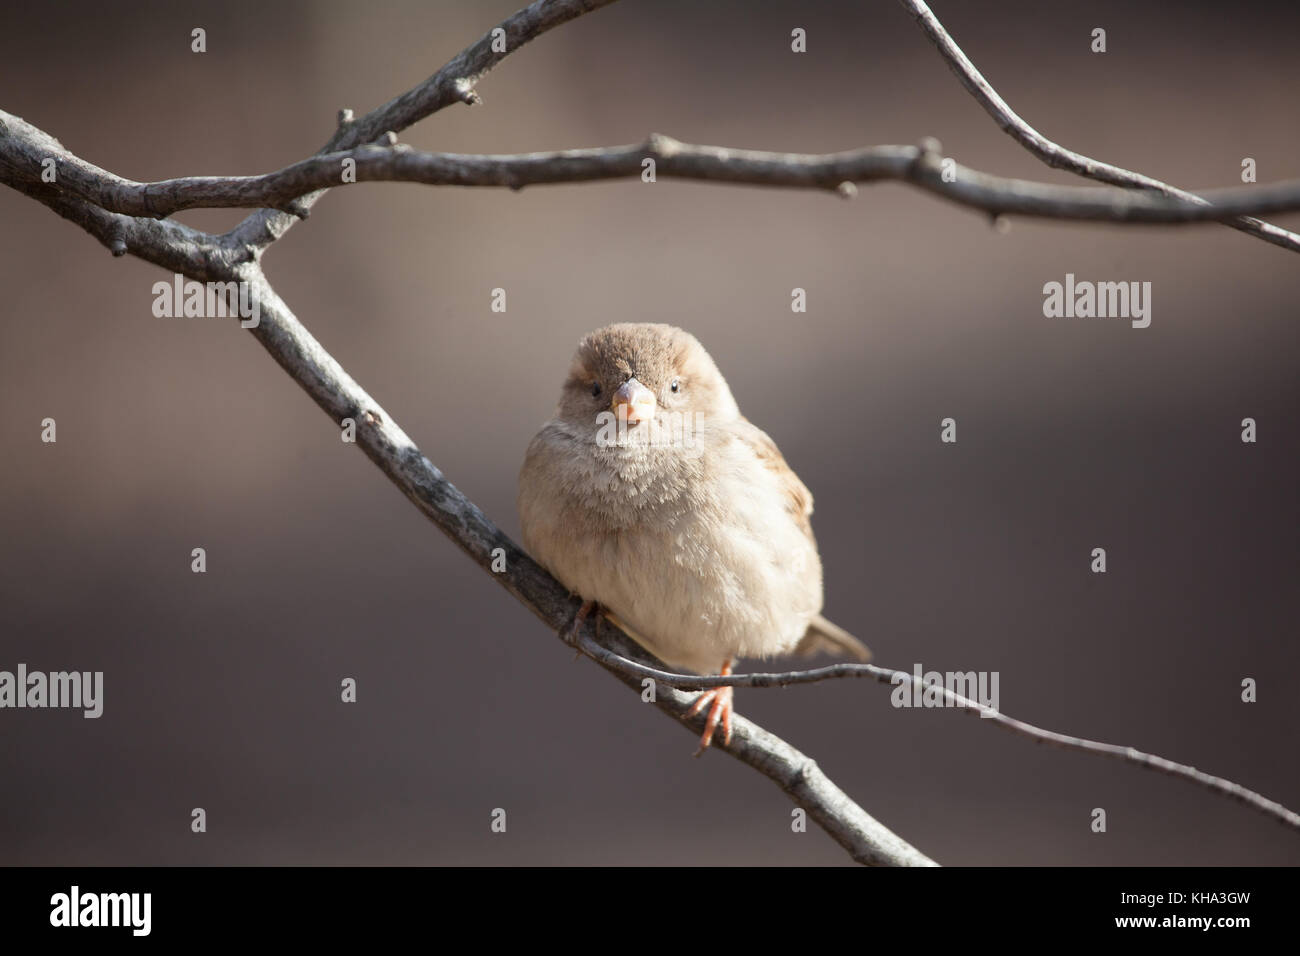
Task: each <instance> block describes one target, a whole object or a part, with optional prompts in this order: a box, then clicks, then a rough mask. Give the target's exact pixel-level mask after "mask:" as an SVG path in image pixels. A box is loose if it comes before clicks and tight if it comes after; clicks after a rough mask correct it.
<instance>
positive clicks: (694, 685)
mask: <svg viewBox="0 0 1300 956" xmlns="http://www.w3.org/2000/svg"><path fill="white" fill-rule="evenodd" d="M574 640H575V641H576V644H577V647H578V648H579V649H580V650H581V651H582V652H583V653H584V654H587V655H588V656H590V657H591V658H593V659H594V660H596V661H598V662H600V663H601V664H604V665H605V666H606V667H609V668H616V669H618V670H621V671H623V672H624V673H625V674H628V675H630V676H632V677H634V678H637V677H639V678H641V679H647V678H648V679H650V680H653V681H656V682H658V683H663V684H667V685H668V686H670V687H676V688H679V689H681V690H706V689H709V688H713V687H789V686H790V685H792V684H815V683H817V682H819V681H824V680H830V679H832V678H837V677H869V678H871V679H872V680H876V681H879V682H880V683H882V684H894V685H899V684H906V685H908V686H909V687H910V686H912V685H914V684H916V680H915V678H914V677H913V675H911V674H909V673H907V671H898V670H893V669H892V668H888V667H879V666H877V665H875V664H830V665H828V666H826V667H815V668H811V669H809V670H798V671H782V672H779V673H756V674H731V675H728V676H726V677H719V676H712V677H698V676H696V675H694V674H674V673H671V672H669V671H665V670H661V669H659V668H656V667H651V666H648V665H646V664H644V663H638V662H637V661H635V660H631V659H629V658H627V657H626V656H624V655H620V654H617V653H615V652H614V651H611V650H609V649H608V648H605V647H602V646H601V645H600V644H599V642H597V641H595V640H593V639H592V638H591V637H590V636H589V635H587V634H584V633H579V634H577V635H575V637H574ZM923 689H924V688H923ZM933 692H934V693H940V694H942V695H943V698H944V700H945V701H946V702H947V704H948V705H949V706H951V707H954V708H957V709H960V710H962V711H964V712H966V713H971V714H979V715H980V716H981V717H983V718H986V719H988V720H991V721H992V722H993V723H994V724H996V725H997V726H999V727H1003V728H1005V729H1007V730H1010V731H1012V732H1013V733H1017V734H1020V735H1022V736H1024V737H1029V738H1031V739H1032V740H1036V741H1039V742H1040V743H1048V744H1052V745H1053V746H1056V747H1063V748H1065V749H1066V750H1081V751H1083V752H1084V753H1092V754H1100V755H1102V756H1104V757H1115V758H1118V759H1120V760H1127V761H1129V762H1130V763H1135V764H1138V765H1139V766H1143V767H1147V768H1149V769H1151V770H1159V771H1160V772H1161V773H1167V774H1169V775H1170V776H1173V777H1181V778H1182V779H1184V780H1190V781H1191V782H1192V783H1196V784H1199V785H1201V786H1202V787H1205V788H1207V789H1209V790H1212V791H1214V792H1215V793H1218V794H1221V795H1223V796H1226V797H1231V798H1232V799H1234V800H1238V801H1240V802H1242V803H1244V804H1246V805H1247V806H1250V807H1252V808H1254V809H1256V810H1258V811H1260V812H1261V813H1264V814H1267V815H1268V816H1271V817H1273V818H1275V819H1277V820H1279V821H1281V822H1282V823H1284V824H1285V825H1287V826H1289V827H1291V828H1292V829H1297V830H1300V814H1298V813H1296V812H1295V811H1294V810H1289V809H1287V808H1286V807H1284V806H1283V805H1282V804H1280V803H1278V802H1277V801H1275V800H1270V799H1268V798H1267V797H1265V796H1263V795H1262V794H1259V793H1256V792H1255V791H1254V790H1249V789H1247V788H1246V787H1243V786H1241V784H1238V783H1233V782H1232V781H1231V780H1228V779H1226V778H1225V777H1216V776H1214V775H1213V774H1208V773H1205V772H1204V771H1202V770H1197V769H1196V768H1195V767H1191V766H1188V765H1187V764H1182V763H1175V762H1174V761H1172V760H1169V759H1166V758H1165V757H1160V756H1157V755H1155V754H1149V753H1144V752H1142V751H1141V750H1136V749H1135V748H1133V747H1122V746H1119V745H1118V744H1105V743H1101V742H1100V741H1096V740H1087V739H1085V738H1083V737H1075V736H1073V735H1070V734H1061V733H1057V732H1056V731H1054V730H1044V729H1043V728H1042V727H1035V726H1034V725H1033V724H1029V723H1026V722H1025V721H1023V720H1017V719H1015V718H1014V717H1009V716H1007V715H1006V714H1003V713H1000V712H999V711H997V710H994V709H993V708H992V707H987V706H985V705H984V704H981V703H979V702H978V701H973V700H971V699H970V698H969V697H963V696H962V695H961V694H958V693H955V692H954V691H951V690H949V689H948V688H947V687H935V688H933Z"/></svg>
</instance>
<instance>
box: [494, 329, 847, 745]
mask: <svg viewBox="0 0 1300 956" xmlns="http://www.w3.org/2000/svg"><path fill="white" fill-rule="evenodd" d="M518 506H519V520H520V525H521V526H522V529H523V538H524V546H525V548H527V550H528V552H529V553H530V554H531V555H532V556H533V558H535V559H536V560H537V561H538V562H539V563H540V564H541V565H542V566H544V567H545V568H546V569H547V570H548V571H550V572H551V574H553V575H554V576H555V577H556V578H557V579H558V580H559V581H560V582H561V583H562V584H563V585H564V586H565V587H567V588H568V589H569V590H570V591H572V592H574V593H575V594H577V595H579V596H580V597H581V598H583V600H584V604H583V608H582V610H581V611H580V612H579V616H578V618H577V620H576V621H575V623H574V627H575V628H576V627H577V626H580V624H581V623H582V621H583V620H584V619H585V618H586V617H587V616H588V615H589V614H590V613H592V612H593V610H595V609H597V608H600V609H603V611H604V613H605V615H606V616H607V617H608V618H609V619H610V620H612V621H614V623H616V624H617V625H618V626H619V627H621V628H623V629H624V630H625V631H627V633H628V634H629V635H630V636H632V637H633V638H635V639H636V641H637V642H638V643H639V644H641V645H642V646H643V647H645V648H646V649H647V650H649V651H650V652H651V653H653V654H655V655H656V656H657V657H659V658H660V659H661V660H663V661H664V662H666V663H667V664H668V665H669V666H671V667H675V668H678V669H686V670H690V671H694V672H695V673H697V674H714V673H716V674H721V675H726V674H730V673H731V668H732V664H733V663H734V661H735V660H736V658H739V657H758V658H766V657H771V656H774V655H779V654H786V653H789V652H791V651H794V652H798V653H813V652H816V651H818V650H827V651H831V652H835V653H847V654H849V655H851V656H853V657H856V658H858V659H860V660H864V661H865V660H869V659H870V656H871V655H870V652H869V651H868V650H867V648H866V647H865V646H863V645H862V644H861V643H860V642H859V641H857V640H856V639H855V638H853V637H852V636H851V635H849V634H848V633H846V632H845V631H843V630H841V629H840V628H838V627H836V626H835V625H834V624H832V623H830V622H829V621H827V620H826V619H825V618H824V617H822V616H821V614H820V613H819V612H820V611H821V608H822V567H821V559H820V558H819V557H818V555H817V543H816V541H815V540H814V539H813V533H812V526H811V524H810V523H809V516H810V515H811V514H812V495H811V494H809V492H808V489H807V488H805V487H804V485H803V483H802V482H801V481H800V480H799V478H798V477H797V476H796V475H795V473H794V472H793V471H791V470H790V466H789V465H787V464H786V463H785V459H784V458H782V457H781V453H780V452H779V451H778V450H777V447H776V444H775V443H774V442H773V441H772V439H771V438H769V437H768V436H767V435H766V434H765V433H764V432H762V431H760V430H759V429H758V428H756V427H755V426H753V425H751V424H750V423H749V422H748V421H747V420H746V419H745V417H744V416H743V415H741V414H740V409H739V408H738V407H737V405H736V400H735V399H734V398H732V396H731V390H730V389H729V388H728V387H727V383H726V381H725V380H724V379H723V377H722V374H721V373H720V372H719V371H718V367H717V366H716V365H715V364H714V363H713V359H712V358H710V357H709V353H708V352H706V351H705V350H704V346H702V345H701V344H700V343H699V342H698V341H696V339H695V337H694V336H692V335H690V334H689V333H687V332H685V331H683V330H681V329H678V328H674V327H673V326H670V325H652V324H621V325H610V326H606V327H605V328H603V329H598V330H597V331H595V332H592V333H591V334H590V335H588V336H586V337H585V338H584V339H582V341H581V342H579V344H578V350H577V352H576V354H575V355H574V357H573V361H572V364H571V365H570V366H569V372H568V375H567V377H566V378H565V380H564V385H563V388H562V389H561V392H560V402H559V405H558V407H557V408H556V410H555V413H554V416H553V417H552V418H551V420H550V421H548V422H547V423H546V424H545V425H543V426H542V429H541V431H539V432H538V433H537V435H536V437H535V438H533V440H532V443H531V444H530V445H529V446H528V453H527V455H526V456H525V459H524V464H523V468H522V469H521V471H520V474H519V499H518ZM705 707H709V714H708V719H707V721H706V725H705V729H704V735H703V736H702V737H701V739H700V750H699V751H697V753H702V752H703V751H704V749H705V748H707V747H708V746H709V745H710V743H711V742H712V740H713V736H714V733H715V731H716V729H717V728H718V726H719V725H721V727H722V733H723V738H724V740H725V741H726V742H728V743H730V741H731V710H732V689H731V688H730V687H718V688H714V689H713V690H709V691H704V692H703V693H701V694H700V696H699V698H698V699H697V700H696V701H695V703H694V706H693V707H692V708H691V711H690V714H691V715H694V714H697V713H699V712H700V711H702V710H703V709H704V708H705Z"/></svg>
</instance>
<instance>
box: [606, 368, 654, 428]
mask: <svg viewBox="0 0 1300 956" xmlns="http://www.w3.org/2000/svg"><path fill="white" fill-rule="evenodd" d="M657 406H658V402H656V401H655V393H654V392H652V391H650V389H648V388H646V387H645V386H644V385H642V384H641V383H640V382H638V381H637V380H636V379H635V378H629V379H628V380H627V381H626V382H624V383H623V384H622V385H620V386H619V387H618V391H617V392H615V393H614V400H613V401H612V402H610V405H609V408H610V411H612V412H613V413H614V414H615V415H616V416H618V418H619V420H620V421H626V422H627V423H628V424H629V425H632V424H635V423H637V422H648V421H650V419H652V418H654V417H655V408H656V407H657Z"/></svg>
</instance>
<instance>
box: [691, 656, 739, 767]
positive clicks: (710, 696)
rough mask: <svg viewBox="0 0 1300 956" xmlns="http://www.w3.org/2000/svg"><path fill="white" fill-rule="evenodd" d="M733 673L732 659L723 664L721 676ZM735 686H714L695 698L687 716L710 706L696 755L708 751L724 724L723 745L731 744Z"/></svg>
mask: <svg viewBox="0 0 1300 956" xmlns="http://www.w3.org/2000/svg"><path fill="white" fill-rule="evenodd" d="M730 673H731V661H727V663H726V664H724V665H723V666H722V674H721V676H723V677H726V676H728V675H729V674H730ZM734 690H735V688H732V687H714V688H713V689H712V690H706V691H704V692H703V693H701V694H700V696H699V697H697V698H696V699H695V703H693V704H692V705H691V709H690V710H688V711H687V712H686V716H687V717H694V716H695V715H696V714H699V713H700V712H701V711H703V710H704V708H705V707H708V708H709V716H708V719H707V720H706V721H705V722H704V733H703V734H702V735H701V736H700V749H699V750H697V751H695V756H697V757H698V756H700V754H702V753H704V751H706V750H707V749H708V748H709V746H710V744H712V743H713V736H714V734H715V733H716V732H717V729H718V726H719V725H721V726H722V743H723V746H730V744H731V712H732V700H733V699H734V697H735V694H734Z"/></svg>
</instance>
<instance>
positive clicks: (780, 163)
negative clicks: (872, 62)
mask: <svg viewBox="0 0 1300 956" xmlns="http://www.w3.org/2000/svg"><path fill="white" fill-rule="evenodd" d="M0 133H2V134H3V138H2V139H0V157H2V158H3V159H4V160H5V161H6V162H8V163H9V165H10V166H11V167H15V168H18V167H25V168H26V169H28V170H31V171H33V172H32V175H33V176H34V175H35V172H34V171H35V170H38V169H40V164H41V161H42V159H44V158H48V157H49V155H50V153H49V149H50V146H49V143H52V142H54V141H53V140H52V139H50V138H49V137H48V136H46V134H44V133H43V132H42V131H40V130H38V129H36V128H35V127H33V126H31V125H30V124H27V123H25V122H24V121H23V120H21V119H19V118H18V117H14V116H10V115H9V114H8V113H4V112H0ZM393 135H394V134H389V136H390V137H392V136H393ZM56 145H57V143H56ZM936 146H937V144H934V143H932V142H931V143H927V144H923V145H922V146H920V147H917V146H875V147H869V148H865V149H857V150H849V151H846V152H841V153H826V154H820V155H809V154H802V153H773V152H766V151H762V150H753V149H733V148H727V147H721V146H697V145H692V144H689V143H681V142H678V141H677V140H674V139H671V138H669V137H667V136H662V135H659V134H653V135H651V136H650V138H649V139H648V140H646V142H645V143H643V144H640V145H630V146H610V147H602V148H596V149H572V150H564V151H561V152H546V153H526V154H522V155H505V156H491V155H487V156H476V155H464V154H457V153H429V152H423V151H420V150H415V149H411V148H410V147H409V146H405V145H403V144H396V143H392V142H389V143H387V144H385V145H381V144H367V145H364V146H359V147H355V148H353V149H349V150H340V151H338V152H333V153H325V154H319V155H316V156H312V157H310V158H308V159H304V160H302V161H301V162H297V163H294V164H293V165H291V166H286V167H285V168H284V169H281V170H279V171H277V172H274V173H266V174H264V175H261V176H227V177H221V176H190V177H184V178H180V179H167V180H162V181H160V182H152V183H137V182H132V181H131V180H127V179H122V178H121V177H119V176H115V175H113V174H112V173H108V172H106V171H105V170H102V169H100V168H99V167H97V166H93V165H91V164H90V163H87V162H85V161H84V160H81V159H79V158H78V157H76V156H73V155H72V154H70V153H67V152H66V151H64V152H62V153H60V154H59V155H58V160H59V164H58V174H59V179H58V181H59V183H60V184H61V186H62V187H63V188H65V189H67V190H69V191H71V192H73V193H75V194H76V195H78V196H80V197H81V198H83V199H86V200H88V201H90V202H93V203H96V204H97V205H99V206H101V207H103V208H105V209H108V210H111V211H113V212H119V213H125V214H127V215H131V216H156V217H162V216H169V215H171V214H172V213H174V212H178V211H180V210H182V209H192V208H197V207H232V206H237V207H264V206H265V207H271V208H274V209H280V210H284V211H286V212H288V213H289V214H291V215H306V214H307V212H308V207H306V206H305V205H304V197H306V196H308V194H310V195H313V196H315V195H320V194H321V193H323V191H324V190H326V189H329V188H331V187H334V186H339V185H343V183H344V181H343V178H342V176H343V170H344V163H345V162H347V161H350V162H351V163H352V167H351V173H352V174H353V175H354V177H355V181H356V182H413V183H424V184H426V185H454V186H508V187H511V188H513V189H519V188H522V187H523V186H527V185H536V184H543V183H545V184H551V183H573V182H589V181H593V180H602V179H628V178H635V177H639V176H640V175H641V173H642V163H643V162H644V161H645V160H646V159H648V158H649V159H653V160H654V161H655V173H656V176H659V175H662V176H666V177H670V178H680V179H697V180H705V181H711V182H727V183H743V184H748V185H754V186H788V187H797V188H811V189H825V190H832V191H839V192H841V193H844V192H845V190H846V184H848V183H860V182H880V181H885V180H896V181H900V182H904V183H909V184H911V185H913V186H917V187H919V188H921V189H924V190H927V191H929V192H932V193H934V194H936V195H938V196H941V197H943V198H945V199H949V200H951V201H953V202H956V203H959V204H961V205H964V206H969V207H972V208H975V209H978V210H982V211H984V212H986V213H989V214H990V215H1000V214H1004V213H1014V214H1016V215H1023V216H1035V217H1040V218H1050V219H1066V220H1090V221H1107V222H1140V223H1183V222H1204V221H1222V220H1228V219H1235V218H1236V217H1238V216H1239V215H1240V214H1241V212H1242V211H1243V210H1244V211H1250V212H1286V211H1295V210H1298V209H1300V180H1292V181H1290V182H1282V183H1274V184H1272V185H1269V186H1258V187H1246V188H1237V189H1227V190H1218V191H1214V192H1211V193H1206V194H1205V196H1204V197H1196V201H1195V202H1190V201H1184V200H1181V199H1168V198H1164V197H1161V196H1158V195H1154V194H1151V193H1143V192H1134V191H1132V190H1128V189H1113V188H1097V187H1081V186H1053V185H1048V184H1045V183H1036V182H1030V181H1027V180H1022V179H1008V178H1005V177H1001V176H994V175H991V174H989V173H983V172H979V171H977V170H973V169H969V168H967V167H964V166H960V165H957V164H956V163H953V164H952V165H951V166H950V167H949V169H948V171H947V174H946V175H945V171H944V169H943V167H942V164H941V162H942V161H941V158H940V157H939V156H938V152H937V149H935V147H936Z"/></svg>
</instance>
